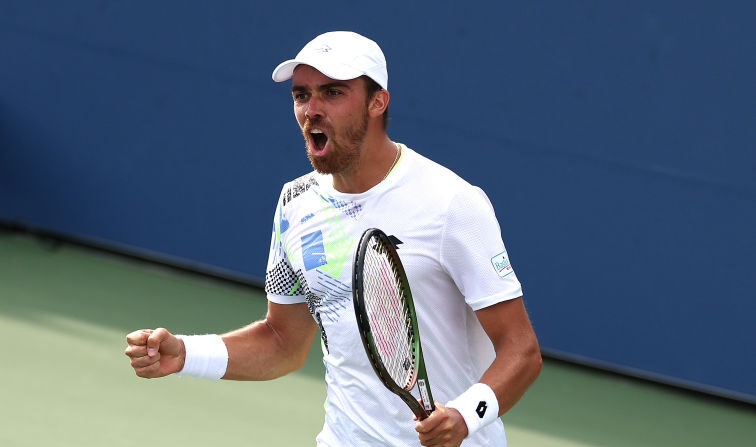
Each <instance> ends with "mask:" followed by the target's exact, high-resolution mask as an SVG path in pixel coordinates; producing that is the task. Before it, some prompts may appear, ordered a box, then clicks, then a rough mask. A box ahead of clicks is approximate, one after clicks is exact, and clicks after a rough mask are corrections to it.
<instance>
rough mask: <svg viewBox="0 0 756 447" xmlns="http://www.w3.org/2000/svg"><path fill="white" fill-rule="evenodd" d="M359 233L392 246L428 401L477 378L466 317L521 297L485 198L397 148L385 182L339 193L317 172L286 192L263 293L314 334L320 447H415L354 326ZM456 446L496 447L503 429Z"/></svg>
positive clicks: (488, 353)
mask: <svg viewBox="0 0 756 447" xmlns="http://www.w3.org/2000/svg"><path fill="white" fill-rule="evenodd" d="M368 228H379V229H381V230H383V231H384V232H385V233H386V234H388V235H393V236H395V237H397V238H398V239H399V240H400V241H401V244H400V245H399V249H398V253H399V256H400V258H401V260H402V263H403V265H404V268H405V271H406V272H407V277H408V279H409V283H410V288H411V289H412V296H413V299H414V302H415V308H416V311H417V315H418V320H419V330H420V338H421V340H422V344H423V355H424V357H425V364H426V368H427V371H428V379H429V382H430V386H431V391H432V393H433V397H434V399H435V400H436V401H438V402H441V403H446V402H448V401H450V400H452V399H454V398H456V397H457V396H459V395H460V394H461V393H462V392H464V391H465V390H466V389H467V388H468V387H469V386H470V385H472V384H474V383H476V382H478V381H479V380H480V377H481V376H482V374H483V372H484V371H485V370H486V368H487V367H488V366H489V365H490V364H491V362H492V361H493V358H494V350H493V345H492V344H491V341H490V340H489V339H488V337H487V336H486V334H485V332H484V331H483V329H482V327H481V325H480V323H479V322H478V319H477V318H476V317H475V314H474V311H475V310H478V309H481V308H484V307H487V306H490V305H493V304H495V303H498V302H500V301H505V300H509V299H513V298H517V297H520V296H521V295H522V289H521V287H520V283H519V281H518V280H517V277H516V276H515V273H514V271H513V270H512V267H511V265H510V263H509V259H508V256H507V253H506V250H505V248H504V243H503V242H502V239H501V231H500V228H499V224H498V222H497V220H496V216H495V215H494V211H493V207H492V206H491V203H490V202H489V200H488V198H487V197H486V195H485V193H484V192H483V191H482V190H481V189H480V188H477V187H475V186H472V185H470V184H469V183H467V182H466V181H464V180H463V179H461V178H460V177H459V176H457V175H456V174H454V173H453V172H452V171H450V170H448V169H446V168H445V167H443V166H441V165H438V164H436V163H434V162H433V161H431V160H429V159H427V158H425V157H423V156H421V155H420V154H418V153H416V152H414V151H413V150H411V149H409V148H407V147H404V146H403V147H402V155H401V157H400V159H399V161H398V163H397V165H396V166H395V168H394V169H393V171H391V173H390V174H389V175H388V177H387V178H386V179H384V180H383V181H382V182H380V183H379V184H377V185H376V186H374V187H373V188H371V189H370V190H368V191H366V192H364V193H360V194H344V193H340V192H338V191H336V190H335V189H333V184H332V178H331V176H330V175H323V174H318V173H316V172H313V173H310V174H308V175H305V176H303V177H300V178H299V179H296V180H294V181H292V182H289V183H287V184H286V185H284V188H283V191H282V192H281V197H280V199H279V202H278V207H277V209H276V215H275V218H274V225H273V237H272V240H271V250H270V257H269V260H268V268H267V274H266V279H265V290H266V292H267V294H268V299H269V300H270V301H272V302H275V303H279V304H293V303H302V302H307V304H308V306H309V309H310V312H311V313H312V315H313V318H314V319H315V321H316V322H317V323H318V325H319V326H320V329H321V333H322V339H323V340H322V345H323V361H324V363H325V368H326V374H325V378H326V385H327V398H326V417H325V424H324V426H323V430H322V431H321V433H320V434H319V435H318V437H317V442H318V446H319V447H341V446H343V447H347V446H349V447H363V446H370V447H373V446H397V447H399V446H401V447H406V446H419V445H420V443H419V441H418V437H417V432H416V431H415V429H414V425H415V422H414V421H413V420H412V417H413V414H412V412H411V411H410V409H409V408H408V407H407V406H406V405H405V404H404V402H402V400H401V399H400V398H399V397H398V396H396V395H395V394H393V393H391V392H390V391H388V390H387V389H386V388H385V387H384V386H383V385H382V384H381V382H380V381H379V379H378V377H377V376H376V375H375V372H374V371H373V369H372V367H371V366H370V363H369V362H368V359H367V356H366V354H365V351H364V348H363V346H362V342H361V340H360V336H359V332H358V330H357V323H356V322H355V314H354V307H353V301H352V281H351V273H352V263H353V261H354V252H355V248H356V246H357V243H358V242H359V239H360V236H361V235H362V233H363V232H364V231H365V230H366V229H368ZM414 394H415V395H417V392H416V390H415V392H414ZM462 445H463V446H466V447H472V446H506V439H505V434H504V427H503V425H502V423H501V421H500V420H497V421H495V422H494V423H492V424H490V425H488V426H486V427H485V428H483V429H482V430H480V431H478V432H477V433H475V434H474V435H473V436H470V437H468V438H467V439H465V441H464V442H463V443H462Z"/></svg>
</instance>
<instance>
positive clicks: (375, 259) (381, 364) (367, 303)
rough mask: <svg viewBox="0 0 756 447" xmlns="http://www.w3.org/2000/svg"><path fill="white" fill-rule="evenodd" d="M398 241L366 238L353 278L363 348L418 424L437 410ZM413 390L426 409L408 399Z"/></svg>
mask: <svg viewBox="0 0 756 447" xmlns="http://www.w3.org/2000/svg"><path fill="white" fill-rule="evenodd" d="M394 241H396V239H395V238H394ZM394 241H392V240H391V239H390V238H389V237H388V236H386V234H385V233H384V232H383V231H381V230H378V229H376V228H371V229H368V230H366V231H365V232H364V233H363V234H362V237H361V238H360V243H359V245H357V252H356V253H355V258H354V269H353V276H352V295H353V298H354V311H355V314H356V316H357V326H358V328H359V331H360V338H362V344H363V346H364V347H365V352H366V353H367V356H368V359H369V360H370V364H371V365H372V366H373V369H374V370H375V373H376V374H377V375H378V378H379V379H380V380H381V382H383V384H384V385H385V386H386V388H388V389H389V390H390V391H391V392H393V393H394V394H396V395H398V396H399V397H401V398H402V400H403V401H404V402H405V403H406V404H407V406H409V407H410V409H411V410H412V412H413V413H415V416H417V418H418V419H425V418H426V417H428V416H429V415H430V414H431V412H433V410H434V409H435V405H434V404H433V397H432V396H431V389H430V384H429V383H428V375H427V373H426V371H425V362H424V361H423V350H422V348H421V347H420V334H419V332H418V324H417V315H416V314H415V306H414V304H413V302H412V292H411V291H410V286H409V282H408V281H407V275H406V273H404V267H403V266H402V262H401V260H400V259H399V255H398V254H397V253H396V244H395V243H394ZM415 384H417V387H418V390H419V394H420V400H421V402H422V405H421V404H420V403H418V401H417V399H416V398H415V397H414V396H413V395H412V394H411V393H410V390H412V389H413V388H414V386H415Z"/></svg>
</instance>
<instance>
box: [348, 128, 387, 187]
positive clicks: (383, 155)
mask: <svg viewBox="0 0 756 447" xmlns="http://www.w3.org/2000/svg"><path fill="white" fill-rule="evenodd" d="M398 151H399V147H398V146H397V145H396V143H394V142H393V141H391V139H390V138H389V137H388V135H386V133H385V132H380V134H379V135H374V136H372V137H371V135H370V134H369V133H368V135H366V138H365V141H364V142H363V146H362V151H361V152H360V157H359V159H357V160H356V161H355V163H354V164H353V165H352V166H351V167H350V168H349V169H347V170H345V171H344V172H339V173H334V174H333V187H334V188H335V189H336V190H337V191H339V192H344V193H350V194H358V193H361V192H365V191H367V190H368V189H370V188H372V187H373V186H375V185H377V184H378V183H380V182H381V181H382V180H383V179H384V178H386V175H387V174H388V172H389V171H390V170H391V168H392V167H393V166H394V163H395V162H396V160H397V152H398Z"/></svg>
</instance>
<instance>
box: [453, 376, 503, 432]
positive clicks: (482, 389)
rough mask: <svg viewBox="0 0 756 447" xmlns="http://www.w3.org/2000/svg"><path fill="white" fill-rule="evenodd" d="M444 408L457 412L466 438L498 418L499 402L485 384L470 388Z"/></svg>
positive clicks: (477, 384)
mask: <svg viewBox="0 0 756 447" xmlns="http://www.w3.org/2000/svg"><path fill="white" fill-rule="evenodd" d="M446 407H447V408H454V409H456V410H457V411H459V414H461V415H462V417H463V418H464V420H465V423H466V424H467V431H468V433H467V435H468V436H470V435H472V434H473V433H475V432H476V431H478V430H480V429H481V428H483V427H485V426H486V425H488V424H490V423H491V422H493V421H495V420H496V419H498V418H499V401H498V400H497V399H496V394H494V392H493V390H492V389H491V387H489V386H488V385H486V384H485V383H476V384H475V385H473V386H471V387H470V388H468V389H467V391H465V392H464V393H462V394H460V395H459V397H457V398H456V399H454V400H452V401H449V403H447V404H446Z"/></svg>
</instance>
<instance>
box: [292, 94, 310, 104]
mask: <svg viewBox="0 0 756 447" xmlns="http://www.w3.org/2000/svg"><path fill="white" fill-rule="evenodd" d="M291 96H292V97H293V98H294V101H295V102H303V101H306V100H307V93H304V92H295V93H292V95H291Z"/></svg>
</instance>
